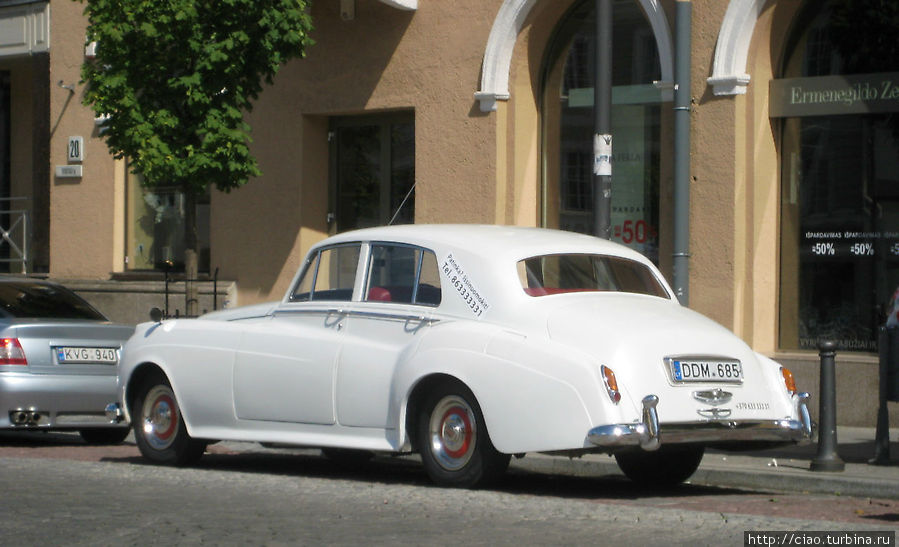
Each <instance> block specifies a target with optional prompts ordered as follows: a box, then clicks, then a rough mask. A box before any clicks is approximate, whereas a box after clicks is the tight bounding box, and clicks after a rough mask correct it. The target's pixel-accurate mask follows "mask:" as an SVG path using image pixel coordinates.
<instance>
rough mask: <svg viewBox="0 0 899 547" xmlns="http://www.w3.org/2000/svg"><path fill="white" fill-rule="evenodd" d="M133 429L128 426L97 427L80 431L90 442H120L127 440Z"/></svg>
mask: <svg viewBox="0 0 899 547" xmlns="http://www.w3.org/2000/svg"><path fill="white" fill-rule="evenodd" d="M130 431H131V430H130V429H129V428H127V427H102V428H101V427H95V428H91V429H82V430H80V431H78V434H79V435H81V438H82V439H84V442H86V443H88V444H118V443H120V442H122V441H124V440H125V437H127V436H128V433H129V432H130Z"/></svg>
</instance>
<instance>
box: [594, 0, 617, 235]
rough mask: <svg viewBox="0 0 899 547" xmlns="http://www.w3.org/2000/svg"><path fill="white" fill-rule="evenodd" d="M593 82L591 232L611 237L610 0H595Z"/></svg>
mask: <svg viewBox="0 0 899 547" xmlns="http://www.w3.org/2000/svg"><path fill="white" fill-rule="evenodd" d="M595 6H596V21H595V24H596V26H595V28H596V65H595V68H596V79H595V82H594V84H593V116H594V118H593V127H594V129H593V235H595V236H596V237H601V238H603V239H611V238H612V231H611V226H612V0H596V2H595Z"/></svg>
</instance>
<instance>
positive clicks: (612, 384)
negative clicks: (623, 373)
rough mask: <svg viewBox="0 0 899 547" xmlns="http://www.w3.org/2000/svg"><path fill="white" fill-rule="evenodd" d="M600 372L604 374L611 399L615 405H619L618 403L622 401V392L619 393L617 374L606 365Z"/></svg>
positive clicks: (603, 379) (604, 381) (603, 377)
mask: <svg viewBox="0 0 899 547" xmlns="http://www.w3.org/2000/svg"><path fill="white" fill-rule="evenodd" d="M599 370H600V371H601V372H602V381H603V383H605V385H606V391H607V392H608V393H609V399H612V402H613V403H615V404H618V401H620V400H621V392H619V391H618V381H617V380H616V379H615V373H614V372H612V369H610V368H609V367H607V366H605V365H603V366H601V367H600V368H599Z"/></svg>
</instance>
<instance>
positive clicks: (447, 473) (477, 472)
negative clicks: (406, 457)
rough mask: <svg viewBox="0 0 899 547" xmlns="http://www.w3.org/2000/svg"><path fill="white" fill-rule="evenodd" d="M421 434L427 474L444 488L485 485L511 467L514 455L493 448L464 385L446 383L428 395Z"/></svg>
mask: <svg viewBox="0 0 899 547" xmlns="http://www.w3.org/2000/svg"><path fill="white" fill-rule="evenodd" d="M417 433H418V436H417V438H418V444H419V451H420V452H421V460H422V463H423V464H424V467H425V471H427V473H428V476H429V477H430V478H431V480H433V481H434V482H435V483H437V484H439V485H441V486H452V487H462V488H473V487H477V486H483V485H485V484H488V483H490V482H492V481H494V480H496V479H498V478H499V477H500V476H501V475H502V474H503V473H504V472H505V470H506V468H507V467H508V466H509V458H510V456H509V455H508V454H501V453H500V452H498V451H497V450H496V448H494V447H493V443H492V442H490V436H489V434H488V433H487V426H486V424H485V423H484V416H483V415H482V414H481V409H480V407H479V406H478V403H477V401H476V400H475V398H474V395H473V394H472V393H471V391H470V390H469V389H468V388H466V387H465V386H463V385H461V384H458V383H446V384H443V385H441V386H439V387H438V388H437V389H435V390H433V391H432V392H431V393H430V394H429V395H428V396H427V398H426V399H425V401H424V404H423V405H422V407H421V411H420V413H419V416H418V422H417Z"/></svg>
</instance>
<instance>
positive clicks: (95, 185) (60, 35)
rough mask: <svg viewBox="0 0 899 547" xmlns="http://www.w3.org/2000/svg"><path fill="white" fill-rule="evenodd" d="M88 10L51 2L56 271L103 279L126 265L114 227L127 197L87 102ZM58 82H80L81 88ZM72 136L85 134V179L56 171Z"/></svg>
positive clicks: (52, 251)
mask: <svg viewBox="0 0 899 547" xmlns="http://www.w3.org/2000/svg"><path fill="white" fill-rule="evenodd" d="M83 9H84V6H83V5H82V4H81V3H78V2H72V1H70V0H52V1H51V3H50V10H51V11H50V34H51V36H52V45H51V51H50V176H51V180H50V219H51V221H50V273H51V275H53V276H55V277H88V278H101V279H102V278H108V276H109V274H110V272H113V271H118V270H121V269H122V263H121V247H122V241H121V240H118V241H117V237H120V233H121V231H120V229H118V228H114V226H116V227H117V226H121V225H122V219H121V217H120V214H121V207H122V205H123V204H122V203H121V202H122V201H123V199H122V196H121V190H120V189H117V188H116V176H115V164H114V162H113V160H112V157H111V156H110V155H109V152H108V149H107V147H106V144H105V143H104V142H103V141H102V140H101V139H100V138H99V136H98V134H97V131H96V128H95V124H94V115H93V113H92V112H91V110H90V109H88V108H86V107H84V106H82V104H81V99H82V96H83V93H84V86H83V85H82V84H80V83H79V81H80V80H81V65H82V63H83V62H84V40H85V34H84V28H85V26H86V21H85V20H84V17H83V14H82V11H83ZM78 21H85V22H84V23H82V24H78ZM58 82H63V83H64V84H65V85H74V86H75V91H74V92H71V91H69V90H68V89H64V88H62V87H60V86H59V85H57V83H58ZM69 136H81V137H83V138H84V148H85V161H84V162H83V164H82V165H83V171H84V176H83V177H82V178H80V179H78V178H57V177H56V176H55V174H54V171H55V168H56V166H58V165H66V164H67V161H66V145H67V142H68V137H69ZM117 249H118V254H116V250H117ZM117 258H118V259H117Z"/></svg>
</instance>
